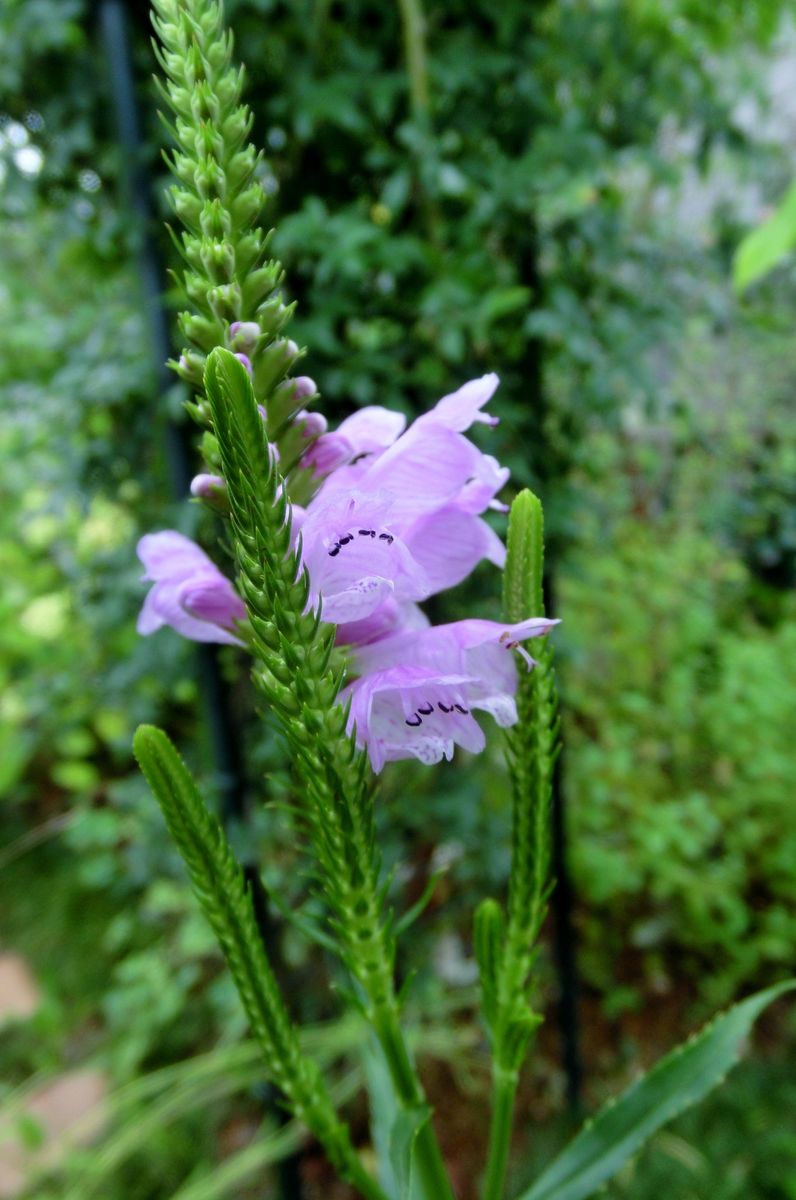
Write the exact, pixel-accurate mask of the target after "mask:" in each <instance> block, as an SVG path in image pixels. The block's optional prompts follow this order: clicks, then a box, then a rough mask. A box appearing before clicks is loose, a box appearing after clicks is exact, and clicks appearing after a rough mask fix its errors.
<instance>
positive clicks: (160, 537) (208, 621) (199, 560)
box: [137, 529, 246, 646]
mask: <svg viewBox="0 0 796 1200" xmlns="http://www.w3.org/2000/svg"><path fill="white" fill-rule="evenodd" d="M137 549H138V557H139V558H140V559H141V562H142V563H143V564H144V567H145V568H146V573H145V574H144V579H147V580H151V581H152V583H153V585H154V586H153V587H152V588H151V589H150V591H149V592H148V594H147V597H146V600H145V601H144V607H143V608H142V609H141V613H140V615H139V617H138V624H137V629H138V632H139V633H142V634H145V635H146V634H150V633H154V632H155V630H157V629H160V628H161V627H162V626H163V625H170V626H171V628H172V629H176V631H177V633H181V634H182V635H183V637H187V638H190V639H191V640H192V641H194V642H223V643H226V644H229V645H236V646H239V645H242V643H241V640H240V638H238V637H236V636H235V634H234V632H233V630H234V628H235V622H236V621H241V620H243V618H244V617H245V616H246V609H245V607H244V605H243V601H242V600H241V598H240V596H239V595H238V594H237V592H236V591H235V589H234V588H233V586H232V584H231V583H230V581H229V580H228V579H227V578H226V576H225V575H222V574H221V572H220V571H219V569H218V567H217V566H216V565H215V563H214V562H211V560H210V559H209V558H208V557H207V555H206V554H205V552H204V550H202V549H200V547H199V546H197V545H196V543H195V542H192V541H191V539H190V538H187V537H184V536H183V535H182V534H181V533H177V532H176V530H173V529H167V530H164V531H163V532H162V533H148V534H146V535H145V536H144V537H142V538H141V540H140V542H139V543H138V548H137Z"/></svg>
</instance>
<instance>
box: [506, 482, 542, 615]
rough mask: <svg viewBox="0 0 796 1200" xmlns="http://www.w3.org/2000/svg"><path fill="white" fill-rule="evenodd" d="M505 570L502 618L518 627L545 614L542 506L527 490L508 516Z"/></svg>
mask: <svg viewBox="0 0 796 1200" xmlns="http://www.w3.org/2000/svg"><path fill="white" fill-rule="evenodd" d="M506 541H507V550H506V569H505V571H504V573H503V615H504V617H505V619H506V621H508V622H510V623H511V624H516V622H518V621H524V620H526V619H527V618H528V617H539V616H542V614H543V613H544V597H543V594H542V575H543V572H544V517H543V515H542V504H541V501H540V500H539V499H538V497H537V496H534V494H533V492H531V491H529V489H528V488H525V489H524V490H523V491H521V492H520V494H519V495H518V496H517V497H516V498H515V500H514V503H513V504H512V506H511V512H510V513H509V529H508V537H507V539H506Z"/></svg>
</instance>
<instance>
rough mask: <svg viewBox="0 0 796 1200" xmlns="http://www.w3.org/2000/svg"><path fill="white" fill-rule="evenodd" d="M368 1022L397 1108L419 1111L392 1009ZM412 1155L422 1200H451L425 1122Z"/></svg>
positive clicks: (418, 1093) (417, 1088)
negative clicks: (376, 1041) (390, 1083)
mask: <svg viewBox="0 0 796 1200" xmlns="http://www.w3.org/2000/svg"><path fill="white" fill-rule="evenodd" d="M371 1020H372V1025H373V1029H374V1032H375V1034H376V1037H377V1038H378V1041H379V1045H380V1046H381V1050H382V1053H383V1055H384V1058H385V1061H386V1063H387V1068H388V1070H389V1072H390V1078H391V1080H392V1084H393V1087H394V1088H395V1092H396V1095H397V1097H398V1100H399V1103H400V1104H401V1107H403V1108H409V1109H411V1108H422V1107H423V1106H424V1105H425V1104H426V1103H427V1101H426V1096H425V1092H424V1091H423V1086H422V1084H421V1082H420V1080H419V1078H418V1075H417V1072H416V1070H415V1067H414V1064H413V1062H412V1058H411V1055H410V1053H409V1049H408V1047H407V1045H406V1039H405V1038H404V1034H403V1030H402V1029H401V1026H400V1023H399V1021H398V1013H397V1011H396V1009H395V1008H394V1007H393V1006H392V1005H389V1004H386V1005H382V1006H381V1007H380V1008H379V1009H378V1010H376V1011H375V1012H374V1013H373V1016H372V1018H371ZM412 1153H413V1162H414V1166H415V1169H416V1171H417V1176H418V1183H419V1185H420V1191H421V1194H422V1196H423V1198H424V1200H454V1195H453V1189H452V1187H451V1183H450V1180H449V1178H448V1173H447V1171H446V1170H445V1164H444V1162H443V1160H442V1153H441V1151H440V1148H439V1143H438V1141H437V1137H436V1134H435V1133H434V1129H433V1127H432V1125H431V1122H430V1121H426V1122H425V1124H423V1125H422V1126H421V1127H420V1129H419V1130H418V1132H417V1136H416V1138H415V1141H414V1146H413V1151H412Z"/></svg>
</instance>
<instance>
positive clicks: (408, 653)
mask: <svg viewBox="0 0 796 1200" xmlns="http://www.w3.org/2000/svg"><path fill="white" fill-rule="evenodd" d="M557 623H558V622H557V621H552V620H548V619H546V618H544V617H534V618H531V619H529V620H527V621H521V622H519V623H518V624H515V625H504V624H500V623H498V622H495V621H482V620H475V619H474V620H465V621H456V622H453V623H452V624H449V625H436V626H432V627H429V628H426V629H416V630H410V631H408V632H403V633H397V634H393V635H392V636H388V637H386V638H382V639H379V640H376V641H372V642H369V643H368V644H365V645H360V646H359V647H358V648H357V649H356V650H355V651H354V652H353V662H354V667H355V669H356V670H358V671H360V672H361V675H360V678H359V679H357V680H356V681H355V682H354V683H352V684H350V685H349V686H348V688H346V689H345V691H344V693H343V698H344V699H345V698H349V697H350V700H351V710H350V716H349V729H350V730H351V731H352V732H353V731H356V737H357V741H358V743H359V744H360V745H363V746H367V749H368V753H369V755H370V760H371V764H372V766H373V769H374V770H375V771H380V770H381V769H382V767H383V766H384V763H385V762H389V761H394V760H396V759H402V758H417V759H419V760H420V762H423V763H426V764H428V765H432V764H433V763H437V762H440V761H441V759H443V758H447V759H450V758H451V757H452V756H453V750H454V746H456V745H458V746H461V747H462V748H463V749H465V750H470V751H473V752H476V753H477V752H478V751H480V750H482V749H483V748H484V734H483V731H482V729H481V727H480V726H479V725H478V722H477V721H476V720H475V718H474V717H473V715H472V710H473V709H476V710H481V711H483V712H488V713H490V714H491V715H492V716H493V717H494V718H495V720H496V722H497V723H498V725H500V726H503V727H506V726H509V725H513V724H514V723H515V722H516V720H517V706H516V704H515V700H514V697H515V694H516V691H517V669H516V664H515V662H514V658H513V654H512V652H513V651H517V652H518V653H519V654H520V655H521V656H522V657H523V658H524V659H525V661H526V663H527V665H528V667H529V668H530V667H532V666H533V665H534V660H533V659H532V658H531V657H530V655H529V654H528V653H527V651H526V650H525V649H524V647H523V646H522V644H521V643H522V642H523V641H525V640H527V639H528V638H532V637H540V636H543V635H544V634H546V633H548V632H549V631H550V629H551V628H552V627H553V626H554V625H556V624H557Z"/></svg>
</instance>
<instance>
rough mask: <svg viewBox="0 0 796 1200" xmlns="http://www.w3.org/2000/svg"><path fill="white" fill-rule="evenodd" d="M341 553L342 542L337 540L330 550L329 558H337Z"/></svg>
mask: <svg viewBox="0 0 796 1200" xmlns="http://www.w3.org/2000/svg"><path fill="white" fill-rule="evenodd" d="M339 553H340V543H339V542H335V544H334V545H333V546H332V548H331V550H330V551H329V558H335V557H336V556H337V555H338V554H339Z"/></svg>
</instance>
